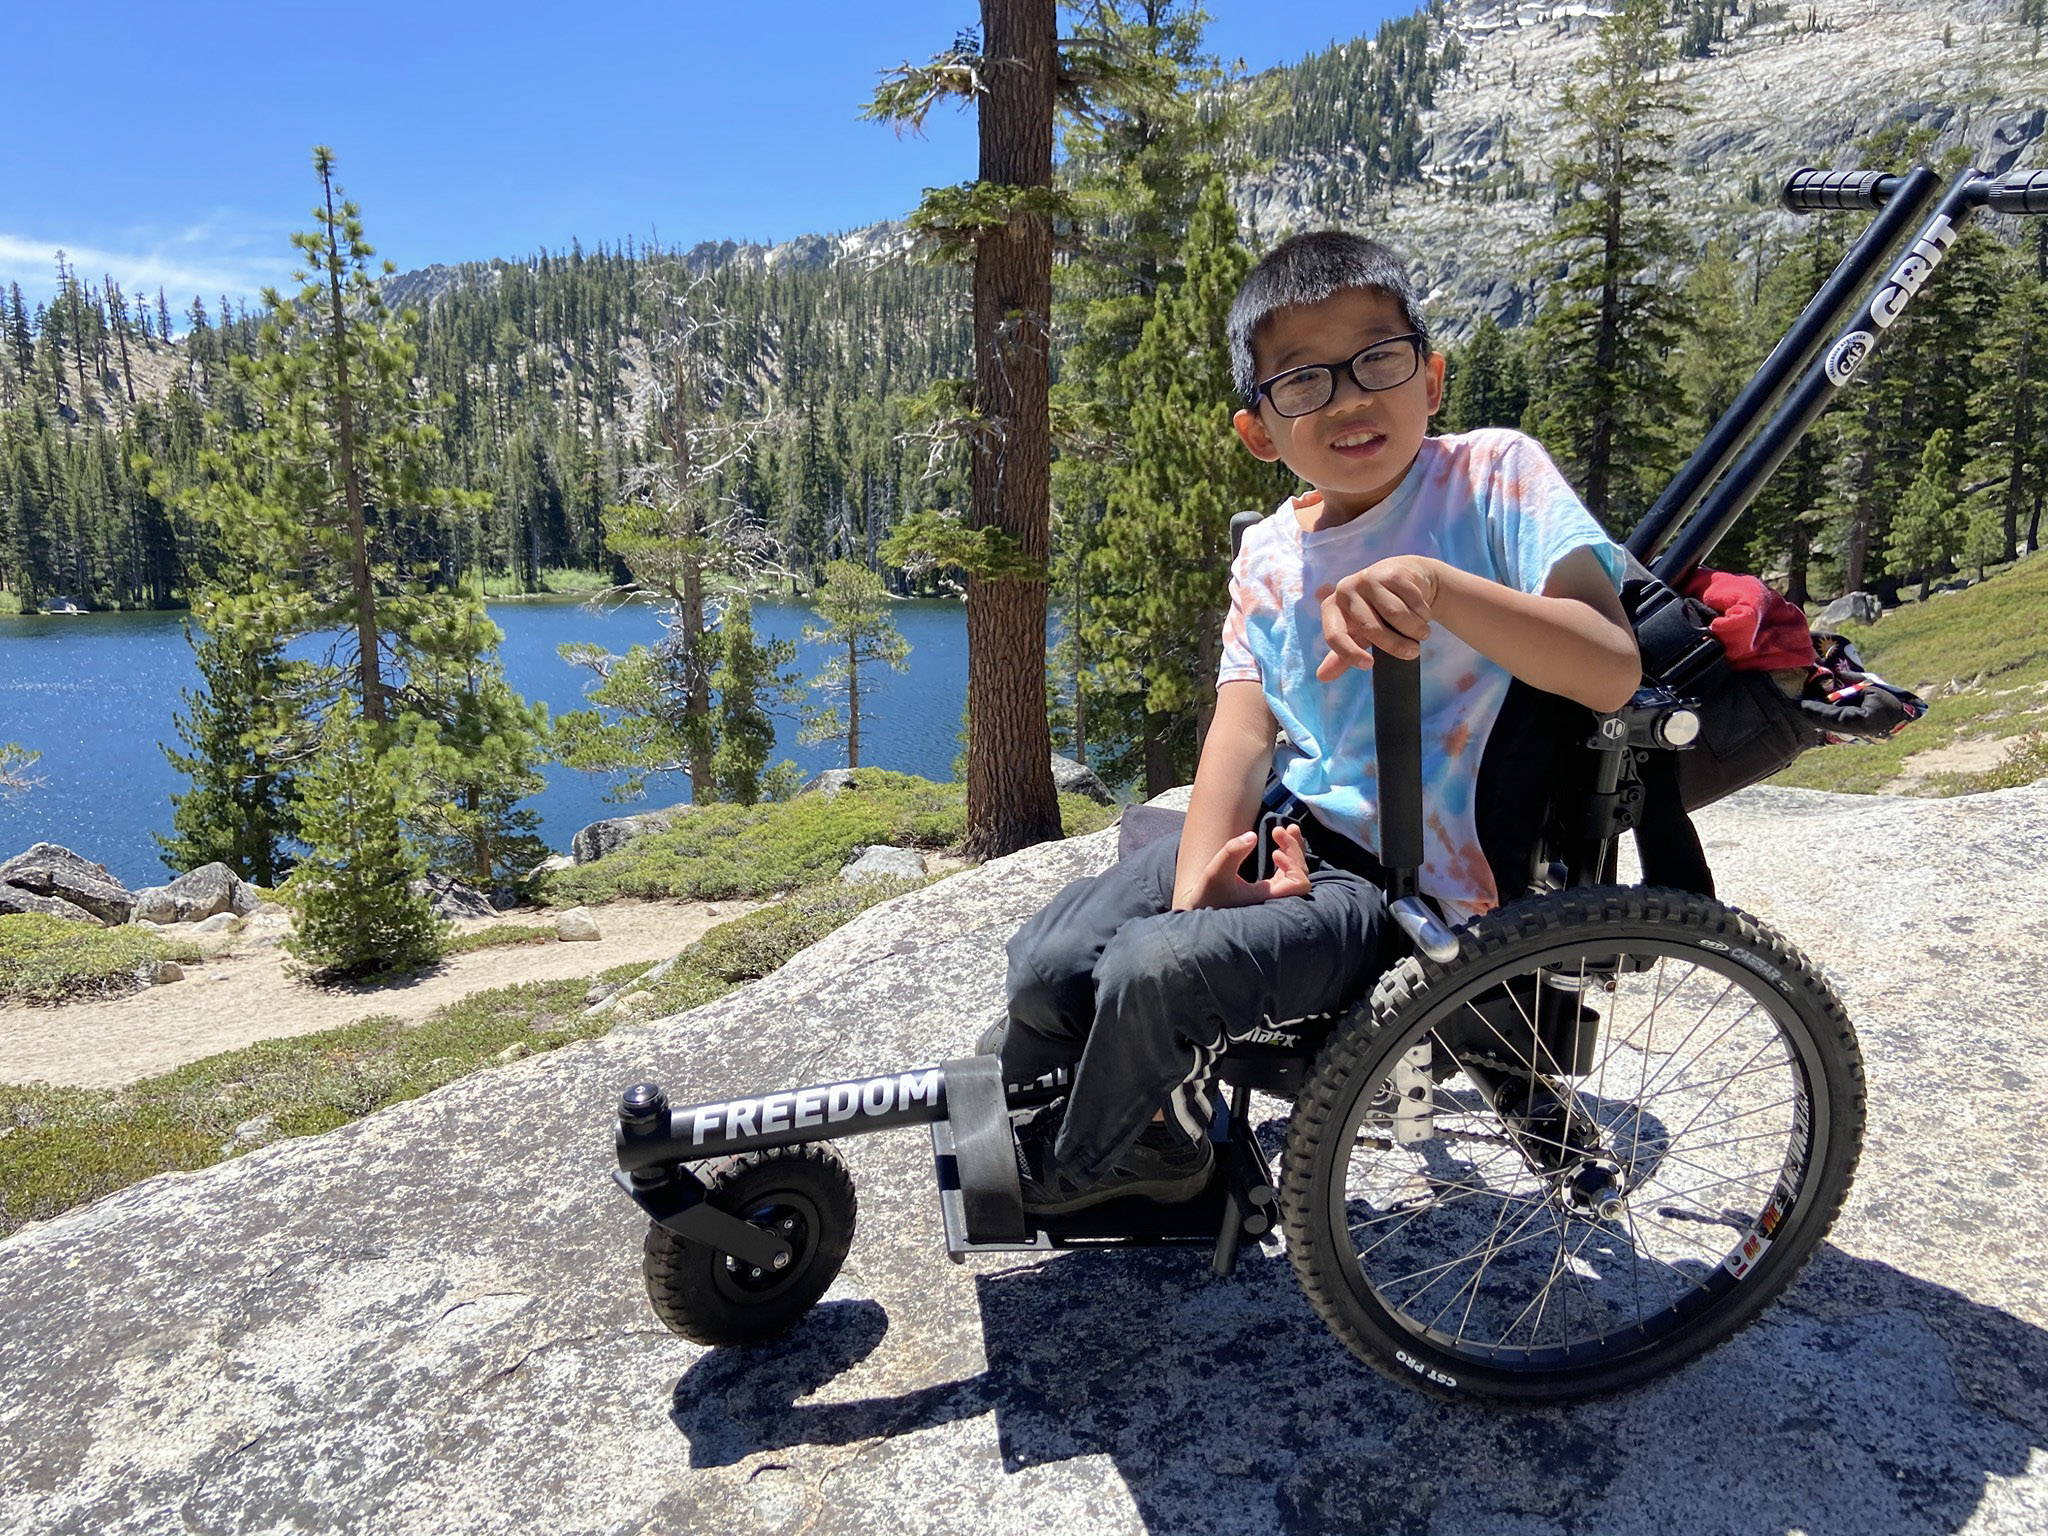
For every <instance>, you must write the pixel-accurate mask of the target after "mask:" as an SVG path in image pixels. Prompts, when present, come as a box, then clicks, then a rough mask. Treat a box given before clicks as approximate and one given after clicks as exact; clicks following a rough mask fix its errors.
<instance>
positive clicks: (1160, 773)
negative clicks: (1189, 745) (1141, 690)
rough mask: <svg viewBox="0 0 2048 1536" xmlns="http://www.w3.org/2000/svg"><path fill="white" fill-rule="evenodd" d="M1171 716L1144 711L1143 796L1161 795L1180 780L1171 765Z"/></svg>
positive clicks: (1152, 710)
mask: <svg viewBox="0 0 2048 1536" xmlns="http://www.w3.org/2000/svg"><path fill="white" fill-rule="evenodd" d="M1172 730H1173V716H1171V715H1169V714H1167V713H1165V712H1164V711H1162V710H1156V709H1148V710H1146V711H1145V798H1146V799H1147V800H1150V799H1151V798H1152V797H1153V796H1155V795H1163V794H1165V793H1166V792H1167V791H1168V790H1169V789H1171V788H1173V786H1174V785H1175V784H1177V783H1178V782H1179V781H1180V775H1179V774H1178V773H1176V772H1175V771H1174V766H1173V740H1172V734H1171V733H1172Z"/></svg>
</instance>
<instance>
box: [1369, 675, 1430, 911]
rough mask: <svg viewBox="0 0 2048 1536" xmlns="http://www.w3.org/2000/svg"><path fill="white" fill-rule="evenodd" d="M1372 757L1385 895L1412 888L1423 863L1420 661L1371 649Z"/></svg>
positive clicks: (1399, 894) (1394, 896)
mask: <svg viewBox="0 0 2048 1536" xmlns="http://www.w3.org/2000/svg"><path fill="white" fill-rule="evenodd" d="M1372 724H1373V758H1374V761H1375V764H1376V771H1377V773H1378V778H1379V800H1380V806H1379V811H1380V815H1379V822H1380V826H1379V832H1380V863H1381V864H1382V865H1383V866H1385V868H1386V871H1387V895H1388V897H1389V898H1390V899H1392V900H1396V901H1398V900H1399V899H1400V898H1401V897H1403V896H1413V895H1414V894H1415V891H1416V883H1415V880H1416V871H1418V870H1420V869H1421V868H1422V663H1421V662H1420V661H1408V660H1405V659H1403V658H1402V657H1399V656H1390V655H1388V654H1387V653H1386V652H1385V651H1382V650H1375V651H1374V652H1373V653H1372Z"/></svg>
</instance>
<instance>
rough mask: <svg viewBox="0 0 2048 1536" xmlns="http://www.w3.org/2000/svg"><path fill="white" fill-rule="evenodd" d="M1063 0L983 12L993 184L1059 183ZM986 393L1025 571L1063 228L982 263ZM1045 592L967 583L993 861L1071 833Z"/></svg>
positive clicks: (1007, 1) (1006, 582)
mask: <svg viewBox="0 0 2048 1536" xmlns="http://www.w3.org/2000/svg"><path fill="white" fill-rule="evenodd" d="M1053 14H1054V6H1053V3H1052V0H982V7H981V18H982V37H983V45H982V52H983V61H984V69H985V74H984V78H985V79H986V81H987V91H986V94H984V95H983V97H982V98H981V112H980V138H981V168H980V172H981V179H982V180H983V181H986V182H994V183H997V184H999V185H1003V186H1011V187H1046V186H1050V185H1051V184H1052V124H1053V87H1054V83H1055V73H1056V71H1057V68H1058V55H1057V49H1056V47H1055V43H1054V39H1055V35H1056V34H1055V32H1054V27H1053ZM973 287H974V387H975V398H976V401H977V403H978V405H979V406H980V409H981V412H982V415H983V418H984V423H985V424H984V426H983V428H982V430H980V431H979V432H977V433H976V434H975V436H974V440H973V463H972V469H971V480H970V484H971V486H972V506H971V509H970V522H971V525H972V526H973V527H976V528H986V527H996V528H1000V529H1002V530H1003V531H1004V532H1005V533H1007V534H1009V535H1010V536H1011V538H1013V539H1014V540H1015V541H1016V544H1017V548H1018V550H1019V551H1020V553H1022V554H1023V555H1024V556H1025V557H1026V558H1027V559H1030V560H1034V561H1038V562H1040V563H1041V564H1042V563H1043V562H1044V560H1045V558H1046V555H1047V551H1048V548H1049V545H1050V537H1049V533H1048V529H1047V521H1048V514H1047V497H1048V494H1049V487H1048V482H1049V475H1050V470H1051V462H1052V430H1051V422H1050V418H1049V416H1048V414H1047V403H1046V389H1047V384H1048V382H1049V377H1048V369H1047V346H1048V341H1049V334H1050V327H1051V312H1052V226H1051V223H1050V222H1049V221H1048V220H1047V219H1046V217H1045V216H1044V215H1043V214H1038V213H1017V214H1013V215H1012V217H1011V219H1010V221H1009V223H1007V224H1006V225H1004V226H1003V227H1002V228H1001V229H997V230H991V231H989V232H987V233H985V234H984V235H982V237H981V239H980V241H979V243H978V244H977V246H976V248H975V257H974V283H973ZM1045 604H1046V591H1045V582H1044V580H1043V579H1042V578H1041V579H1039V580H1035V581H1023V580H1019V579H1017V578H1015V577H1004V578H1001V579H998V580H990V579H987V578H985V577H981V576H974V575H970V576H969V577H968V581H967V720H968V727H967V837H966V842H965V851H966V853H967V856H968V857H969V858H974V859H991V858H998V857H1001V856H1002V855H1003V854H1006V853H1014V852H1016V851H1017V850H1018V849H1019V848H1026V847H1029V846H1030V845H1031V844H1033V843H1041V842H1046V841H1048V840H1050V839H1053V838H1056V837H1058V836H1059V835H1060V811H1059V800H1058V797H1057V796H1056V795H1055V793H1054V791H1053V784H1052V733H1051V729H1050V727H1049V724H1048V722H1047V720H1046V717H1045Z"/></svg>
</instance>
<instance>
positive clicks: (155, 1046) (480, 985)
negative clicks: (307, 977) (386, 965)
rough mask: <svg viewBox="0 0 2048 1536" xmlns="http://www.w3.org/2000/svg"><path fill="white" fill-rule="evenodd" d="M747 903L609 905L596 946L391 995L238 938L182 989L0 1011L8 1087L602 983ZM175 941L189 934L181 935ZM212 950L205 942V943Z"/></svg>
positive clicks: (530, 914)
mask: <svg viewBox="0 0 2048 1536" xmlns="http://www.w3.org/2000/svg"><path fill="white" fill-rule="evenodd" d="M757 905H759V903H757V902H747V901H710V902H705V901H628V900H621V901H612V902H606V903H605V904H604V905H602V906H598V907H593V908H592V909H591V915H592V916H594V917H595V918H596V919H597V925H598V928H599V930H600V931H601V932H602V933H603V935H604V936H603V938H601V939H599V940H598V942H596V943H595V944H591V943H579V944H562V943H557V942H552V941H551V942H549V943H546V944H533V945H517V946H509V947H506V948H502V949H480V950H474V951H472V952H471V953H469V954H464V955H452V956H450V957H449V958H448V959H446V960H444V961H443V962H442V963H441V964H440V965H439V966H437V967H436V968H435V969H433V970H431V971H427V972H423V973H421V974H420V975H417V976H414V977H411V978H408V979H406V980H402V981H399V982H396V983H391V984H387V985H383V986H363V987H334V988H322V987H312V986H308V985H306V984H304V983H302V982H298V981H294V980H293V979H292V978H291V977H289V976H288V975H286V974H285V969H284V959H285V957H284V953H283V951H281V950H279V949H277V948H275V947H272V948H257V947H255V946H253V945H252V944H251V943H250V942H249V941H248V939H247V938H246V937H241V936H238V937H236V938H235V939H234V940H232V941H231V944H230V947H228V948H226V949H224V950H222V951H221V952H220V953H219V954H217V955H215V956H214V957H213V958H211V959H207V960H199V961H192V962H188V963H187V964H186V965H185V977H186V979H185V980H183V981H175V982H168V983H166V984H164V985H162V986H155V987H148V988H145V989H144V990H143V991H141V992H138V993H135V994H134V995H132V996H129V997H123V998H119V999H116V1000H114V1001H110V1002H87V1003H67V1004H64V1005H62V1006H60V1007H56V1008H31V1007H23V1006H9V1007H0V1082H9V1083H29V1082H46V1083H72V1084H78V1085H81V1086H87V1087H100V1086H106V1087H114V1086H119V1085H122V1084H126V1083H132V1082H134V1081H135V1080H136V1079H137V1078H141V1077H149V1076H152V1075H153V1074H155V1073H158V1072H165V1071H168V1070H170V1069H171V1068H172V1067H176V1066H181V1065H183V1064H184V1063H185V1062H188V1061H197V1060H199V1059H200V1058H201V1057H203V1056H211V1055H213V1054H215V1053H216V1052H219V1051H226V1050H232V1049H234V1048H235V1047H237V1046H243V1045H250V1044H253V1043H254V1042H256V1041H258V1040H275V1039H279V1038H283V1037H287V1036H292V1035H309V1034H312V1033H314V1032H315V1031H317V1030H322V1029H331V1028H334V1027H335V1026H337V1025H341V1024H349V1023H353V1022H354V1021H355V1020H357V1019H361V1018H367V1017H368V1016H369V1015H371V1014H380V1013H381V1014H393V1015H395V1016H397V1017H398V1018H401V1019H405V1020H408V1021H411V1020H418V1019H423V1018H425V1017H426V1016H427V1015H428V1014H429V1013H431V1012H433V1011H434V1010H435V1009H436V1008H439V1007H440V1006H441V1005H442V1004H444V1003H452V1002H454V1001H455V1000H456V999H458V998H461V997H465V996H467V995H468V994H470V993H471V992H480V991H484V990H486V989H488V988H491V987H503V986H510V985H512V984H513V983H515V982H522V981H559V980H561V979H563V978H565V977H570V976H594V975H596V974H597V973H598V972H599V971H602V970H607V969H609V968H610V967H612V966H614V965H623V964H624V963H626V962H627V961H632V960H645V961H655V960H666V959H667V958H668V957H669V956H671V955H673V954H676V953H677V952H678V951H680V950H681V949H682V948H683V946H684V945H686V944H688V943H690V942H691V941H692V940H694V939H696V938H698V937H700V936H701V935H702V934H703V933H704V932H705V930H706V929H709V928H712V927H715V926H716V925H718V924H719V923H722V922H724V921H725V920H726V919H728V918H733V917H738V916H739V915H740V914H741V913H743V912H747V911H751V910H752V909H753V908H754V907H755V906H757ZM554 917H555V914H554V913H553V912H552V911H545V912H536V911H533V910H525V911H519V912H514V913H510V914H507V916H506V917H504V918H489V917H485V918H473V919H469V920H466V921H464V922H461V923H458V924H457V925H456V926H457V927H459V928H461V929H463V930H465V931H469V930H473V929H477V928H488V927H492V926H494V925H496V924H497V923H500V922H506V921H511V922H523V923H549V924H552V923H553V921H554ZM163 931H164V934H165V936H166V937H174V936H182V935H184V934H186V932H187V930H185V929H183V928H182V926H177V925H174V926H172V927H168V928H166V929H164V930H163ZM200 942H202V943H203V942H204V941H200Z"/></svg>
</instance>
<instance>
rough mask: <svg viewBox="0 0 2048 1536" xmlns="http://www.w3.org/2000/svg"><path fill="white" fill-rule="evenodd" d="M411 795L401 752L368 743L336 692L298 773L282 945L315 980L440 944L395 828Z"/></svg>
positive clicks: (413, 955) (415, 956)
mask: <svg viewBox="0 0 2048 1536" xmlns="http://www.w3.org/2000/svg"><path fill="white" fill-rule="evenodd" d="M411 798H412V795H411V790H410V786H409V782H408V776H407V765H406V762H405V759H404V757H403V755H402V754H392V753H384V752H379V751H377V750H376V747H375V745H374V744H373V742H372V740H371V736H370V732H369V731H368V730H367V729H366V727H365V725H364V722H363V721H362V720H361V718H360V717H359V716H358V715H357V714H356V711H355V705H354V702H353V701H352V700H350V699H348V698H347V697H344V698H343V699H342V700H341V701H340V702H339V703H337V704H336V705H335V707H334V710H333V712H332V713H331V714H330V715H329V716H328V718H327V720H326V722H325V724H324V726H323V728H322V731H321V736H320V750H319V752H318V753H317V754H315V756H314V758H313V760H312V762H311V763H310V765H309V766H308V767H307V768H306V770H305V771H304V772H303V773H302V774H301V775H300V776H299V803H300V816H301V830H302V833H303V835H304V837H305V839H306V841H307V842H308V843H309V844H310V845H311V851H310V852H309V853H308V854H307V856H306V858H305V859H304V860H303V861H302V862H301V863H300V864H299V866H298V868H296V869H295V870H293V871H292V878H291V882H290V886H289V891H290V899H291V902H292V905H293V906H295V907H296V908H297V922H296V923H295V924H294V926H293V929H292V933H291V936H290V937H288V938H287V939H286V940H285V946H284V947H285V951H286V953H288V954H290V955H291V956H292V957H293V958H294V959H295V960H297V961H299V963H300V964H301V965H303V966H305V967H306V968H307V969H308V970H309V971H311V972H312V974H313V976H314V978H315V979H316V980H320V981H341V980H346V979H348V978H350V977H356V976H365V975H369V974H372V973H376V972H383V971H407V970H414V969H417V968H418V967H420V966H423V965H430V964H432V963H433V962H434V961H436V960H438V959H439V958H440V957H441V955H442V954H443V953H444V951H445V947H446V946H445V940H444V939H443V936H442V929H441V925H440V923H439V922H438V921H437V920H436V918H435V917H434V911H433V908H432V907H431V906H430V905H429V904H428V901H427V898H426V897H425V896H424V895H422V894H416V893H415V892H414V891H413V889H412V882H414V881H415V880H417V879H419V878H420V876H421V874H422V869H421V864H420V859H419V856H418V855H417V854H416V853H414V852H413V850H412V849H410V848H409V847H407V845H406V842H405V839H404V837H403V836H402V834H401V832H400V825H401V821H402V818H403V816H404V814H405V811H406V808H407V806H408V805H409V803H410V801H411Z"/></svg>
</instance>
